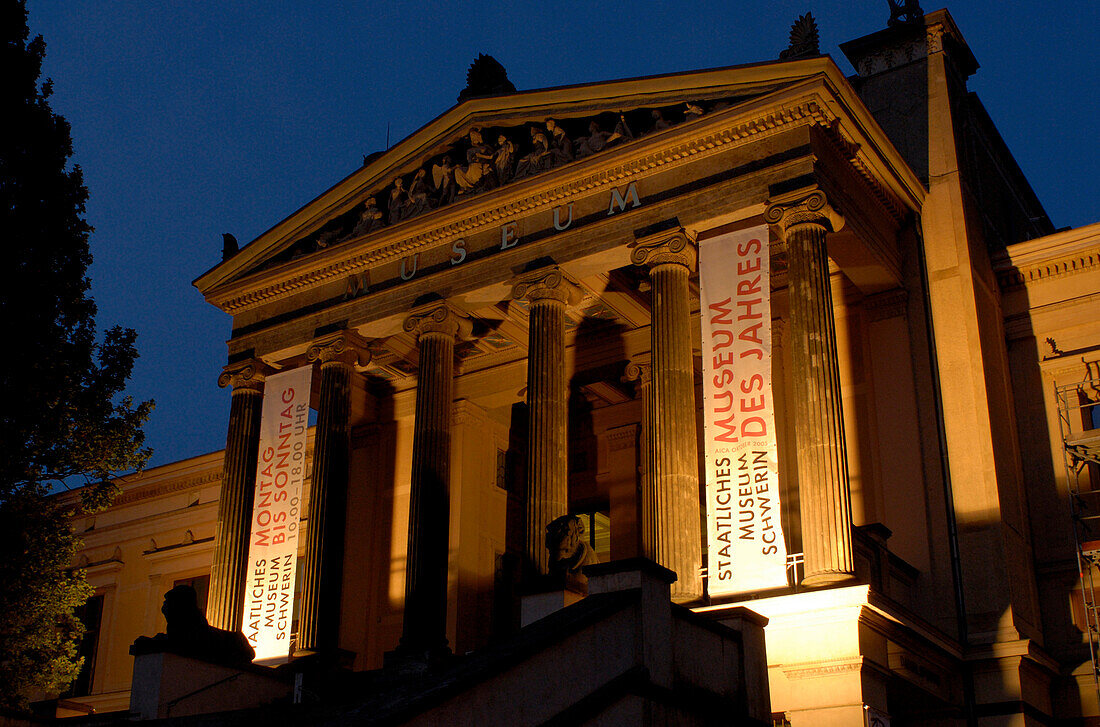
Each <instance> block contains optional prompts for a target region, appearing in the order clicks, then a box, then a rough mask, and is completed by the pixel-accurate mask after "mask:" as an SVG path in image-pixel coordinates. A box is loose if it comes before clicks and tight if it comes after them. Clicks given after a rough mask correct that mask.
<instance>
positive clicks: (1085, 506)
mask: <svg viewBox="0 0 1100 727" xmlns="http://www.w3.org/2000/svg"><path fill="white" fill-rule="evenodd" d="M1055 396H1056V397H1057V402H1058V425H1059V428H1060V430H1061V432H1060V434H1061V437H1062V459H1063V463H1064V465H1065V468H1066V482H1067V484H1068V486H1069V506H1070V514H1071V516H1072V518H1073V542H1074V546H1075V550H1076V552H1077V570H1078V573H1079V574H1080V576H1081V593H1082V598H1083V600H1084V611H1085V632H1086V635H1087V636H1088V642H1089V656H1090V657H1091V659H1092V677H1093V683H1094V686H1095V687H1096V693H1097V697H1098V698H1100V604H1098V603H1097V590H1098V586H1100V583H1097V581H1098V580H1100V487H1096V486H1094V483H1093V479H1094V474H1093V473H1091V472H1090V471H1089V470H1090V465H1092V467H1093V468H1098V467H1100V421H1098V419H1100V378H1095V379H1086V380H1084V381H1079V382H1077V383H1073V384H1066V385H1063V386H1057V385H1056V386H1055ZM1082 485H1084V487H1082Z"/></svg>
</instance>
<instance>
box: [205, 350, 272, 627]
mask: <svg viewBox="0 0 1100 727" xmlns="http://www.w3.org/2000/svg"><path fill="white" fill-rule="evenodd" d="M265 368H266V367H265V366H264V364H263V363H262V362H260V361H256V360H249V361H246V362H242V363H237V364H232V365H230V366H226V367H225V369H224V370H223V371H222V374H221V376H219V377H218V386H221V387H222V388H224V387H226V386H232V387H233V394H232V400H231V403H230V405H229V433H228V434H227V435H226V438H225V459H224V460H223V461H222V485H221V491H220V492H219V494H218V527H217V530H216V532H215V534H214V562H213V563H212V564H211V566H210V591H209V594H208V596H207V601H206V620H207V621H209V622H210V625H211V626H214V627H217V628H219V629H227V630H229V631H240V630H241V625H242V621H243V618H244V592H245V585H246V584H245V573H246V572H247V570H248V538H249V531H250V526H251V522H252V501H253V496H254V494H255V492H256V460H257V457H258V455H259V452H258V450H259V447H260V413H261V410H262V409H263V401H264V371H265Z"/></svg>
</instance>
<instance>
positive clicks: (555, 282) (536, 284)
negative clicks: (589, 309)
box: [512, 266, 583, 305]
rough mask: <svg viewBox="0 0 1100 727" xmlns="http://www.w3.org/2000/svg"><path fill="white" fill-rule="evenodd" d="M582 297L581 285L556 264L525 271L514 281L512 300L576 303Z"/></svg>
mask: <svg viewBox="0 0 1100 727" xmlns="http://www.w3.org/2000/svg"><path fill="white" fill-rule="evenodd" d="M582 297H583V295H582V293H581V289H580V286H578V285H577V284H576V283H575V282H573V280H572V279H571V278H570V277H568V276H567V275H566V274H565V273H563V272H562V270H561V268H559V267H556V266H552V267H547V268H541V269H539V270H533V271H531V272H529V273H524V274H523V275H520V276H518V277H517V278H516V279H515V280H514V281H512V300H529V301H531V302H532V303H533V302H535V301H537V300H556V301H559V302H562V303H565V304H566V305H576V304H577V303H579V302H580V300H581V298H582Z"/></svg>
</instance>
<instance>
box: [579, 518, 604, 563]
mask: <svg viewBox="0 0 1100 727" xmlns="http://www.w3.org/2000/svg"><path fill="white" fill-rule="evenodd" d="M577 517H579V518H580V519H581V522H583V523H584V537H585V538H586V539H587V540H588V544H589V545H590V546H591V547H592V550H594V551H596V555H597V556H599V558H600V562H601V563H607V562H608V561H610V560H611V518H609V517H608V516H607V513H604V512H599V511H595V512H579V513H577Z"/></svg>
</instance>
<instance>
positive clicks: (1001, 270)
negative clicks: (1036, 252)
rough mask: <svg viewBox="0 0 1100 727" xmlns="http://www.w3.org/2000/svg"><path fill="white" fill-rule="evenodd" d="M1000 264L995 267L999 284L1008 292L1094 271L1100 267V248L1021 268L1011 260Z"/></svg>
mask: <svg viewBox="0 0 1100 727" xmlns="http://www.w3.org/2000/svg"><path fill="white" fill-rule="evenodd" d="M998 262H999V263H1000V264H998V265H995V269H996V271H997V284H998V285H999V286H1000V288H1001V290H1005V291H1007V290H1013V289H1017V288H1021V287H1026V286H1028V285H1030V284H1032V283H1039V282H1046V281H1048V280H1051V279H1056V278H1063V277H1066V276H1069V275H1076V274H1078V273H1084V272H1089V271H1092V270H1094V269H1095V268H1097V267H1098V266H1100V247H1097V248H1093V249H1091V250H1080V251H1076V252H1074V253H1072V254H1068V255H1061V256H1059V257H1056V258H1053V259H1048V260H1042V261H1039V262H1033V263H1030V264H1021V265H1019V266H1016V265H1013V264H1012V261H1011V259H1004V260H1002V261H998Z"/></svg>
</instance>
